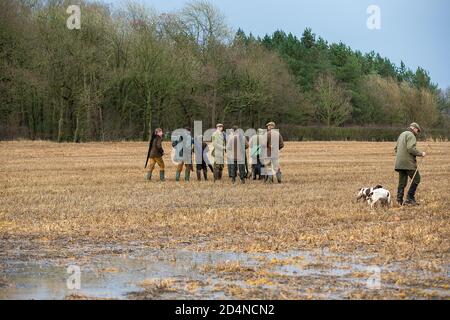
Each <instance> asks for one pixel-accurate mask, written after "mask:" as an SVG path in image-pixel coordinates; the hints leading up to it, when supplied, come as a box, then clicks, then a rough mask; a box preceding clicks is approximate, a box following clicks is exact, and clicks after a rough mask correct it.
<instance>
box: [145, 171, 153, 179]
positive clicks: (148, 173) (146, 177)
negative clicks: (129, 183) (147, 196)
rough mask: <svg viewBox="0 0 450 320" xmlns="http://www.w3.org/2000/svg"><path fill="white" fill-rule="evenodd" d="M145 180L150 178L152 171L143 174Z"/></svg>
mask: <svg viewBox="0 0 450 320" xmlns="http://www.w3.org/2000/svg"><path fill="white" fill-rule="evenodd" d="M145 180H148V181H150V180H152V173H151V172H150V171H149V172H147V174H146V175H145Z"/></svg>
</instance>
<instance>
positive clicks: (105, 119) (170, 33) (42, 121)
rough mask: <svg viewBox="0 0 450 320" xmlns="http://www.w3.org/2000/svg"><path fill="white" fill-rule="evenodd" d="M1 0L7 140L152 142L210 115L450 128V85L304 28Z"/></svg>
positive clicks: (2, 108)
mask: <svg viewBox="0 0 450 320" xmlns="http://www.w3.org/2000/svg"><path fill="white" fill-rule="evenodd" d="M71 4H72V3H70V1H67V0H0V61H1V62H0V139H14V138H28V139H51V140H55V141H74V142H79V141H92V140H117V139H127V140H128V139H129V140H148V138H149V132H151V130H152V129H154V128H156V127H163V128H164V129H165V130H166V131H170V130H173V129H176V128H180V127H185V126H189V125H192V123H193V121H194V120H202V121H203V123H204V127H207V126H210V127H214V126H215V124H216V123H217V122H221V123H225V124H229V125H238V126H240V127H242V128H246V127H252V128H258V127H261V126H263V125H264V124H265V123H266V122H267V121H269V120H273V121H275V122H277V123H280V124H283V126H285V127H296V126H325V127H338V126H393V127H395V126H404V125H406V124H408V123H409V122H411V121H417V122H419V123H421V124H422V125H423V126H425V127H427V126H428V127H442V128H448V127H449V123H450V121H449V112H450V89H447V90H446V91H443V90H440V89H439V88H438V87H437V86H436V85H435V84H433V83H432V81H431V79H430V76H429V74H428V73H427V72H426V71H425V70H424V69H422V68H418V69H417V70H416V71H415V72H413V71H411V70H410V69H408V68H407V67H406V66H405V64H404V63H401V65H400V66H396V65H395V64H394V63H392V62H391V61H389V59H387V58H384V57H381V56H380V55H379V54H376V53H374V52H371V53H367V54H363V53H361V52H359V51H355V50H352V49H351V48H350V47H348V46H346V45H345V44H343V43H339V44H335V43H331V44H330V43H328V42H327V41H325V40H324V39H323V38H321V37H317V36H316V35H315V34H314V33H313V32H312V30H311V29H306V30H305V31H304V32H303V34H302V36H301V37H300V38H297V37H296V36H295V35H292V34H286V33H285V32H283V31H275V32H274V33H273V34H272V35H266V36H264V37H262V38H261V37H254V36H253V35H252V34H246V33H245V32H244V31H243V30H241V29H239V30H237V32H232V31H231V29H230V28H229V27H228V26H227V24H226V22H225V17H224V16H223V14H222V13H221V12H220V11H219V10H217V8H216V7H214V6H213V5H211V4H210V3H208V2H205V1H193V2H189V3H187V4H186V5H185V6H184V7H183V8H182V9H181V10H179V11H177V12H172V13H158V12H156V11H154V10H152V9H149V8H146V7H144V6H141V5H138V4H137V3H134V2H128V3H127V4H126V5H124V6H121V7H117V8H115V7H111V6H109V5H107V4H104V3H101V2H92V1H81V2H80V8H81V13H82V15H81V28H80V29H79V30H77V29H75V30H70V29H68V28H67V27H66V20H67V18H68V17H69V14H67V12H66V9H67V7H68V6H69V5H71Z"/></svg>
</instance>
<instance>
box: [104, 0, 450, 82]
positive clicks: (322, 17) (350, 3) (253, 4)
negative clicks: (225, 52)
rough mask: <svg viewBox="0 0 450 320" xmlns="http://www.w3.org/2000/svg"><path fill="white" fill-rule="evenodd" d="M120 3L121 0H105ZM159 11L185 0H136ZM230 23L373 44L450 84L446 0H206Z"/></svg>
mask: <svg viewBox="0 0 450 320" xmlns="http://www.w3.org/2000/svg"><path fill="white" fill-rule="evenodd" d="M104 1H105V2H107V3H112V4H116V3H121V2H122V0H104ZM135 1H137V2H139V3H142V4H145V5H147V6H149V7H153V8H154V9H156V10H157V11H159V12H170V11H175V10H178V9H180V8H182V7H183V5H184V4H185V3H186V2H187V1H186V0H135ZM209 2H211V3H213V4H215V5H216V6H217V7H218V8H219V9H220V10H221V11H222V12H223V14H224V15H225V16H226V19H227V22H228V25H229V26H230V27H231V28H233V29H234V30H237V28H239V27H240V28H242V29H243V30H244V31H245V32H246V33H247V34H248V33H249V32H252V33H253V34H254V35H260V36H264V35H265V34H266V33H269V34H271V33H273V32H274V31H275V30H278V29H280V30H283V31H285V32H286V33H288V32H292V33H293V34H295V35H297V36H299V37H300V36H301V34H302V32H303V30H304V29H305V28H306V27H310V28H312V30H313V32H314V33H316V35H318V36H322V37H323V38H324V39H325V40H327V41H328V42H339V41H342V42H344V43H345V44H347V45H349V46H350V47H352V48H353V49H358V50H361V51H362V52H370V51H372V50H374V51H375V52H379V53H380V54H381V55H382V56H386V57H388V58H389V59H390V60H391V61H392V62H394V63H396V64H397V65H399V64H400V61H401V60H403V61H404V62H405V64H406V65H407V66H408V67H409V68H411V69H413V71H415V69H416V68H417V67H418V66H422V67H423V68H425V69H426V70H428V71H429V72H430V76H431V78H432V81H433V82H435V83H437V84H438V85H439V86H440V87H441V88H446V87H450V0H428V1H425V0H277V1H275V0H210V1H209ZM370 5H377V6H378V7H379V8H380V9H381V29H380V30H369V29H368V28H367V25H366V22H367V19H368V17H369V14H367V12H366V10H367V8H368V7H369V6H370Z"/></svg>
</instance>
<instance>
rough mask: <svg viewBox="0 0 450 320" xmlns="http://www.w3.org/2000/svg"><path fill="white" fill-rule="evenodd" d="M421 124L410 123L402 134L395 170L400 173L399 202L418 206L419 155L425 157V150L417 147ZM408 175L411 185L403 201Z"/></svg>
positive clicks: (396, 151) (396, 148)
mask: <svg viewBox="0 0 450 320" xmlns="http://www.w3.org/2000/svg"><path fill="white" fill-rule="evenodd" d="M420 132H421V128H420V126H419V125H418V124H417V123H415V122H413V123H411V124H410V125H409V128H408V130H406V131H405V132H403V133H402V134H400V136H399V137H398V140H397V146H396V147H395V153H396V160H395V171H397V172H398V173H399V179H398V190H397V203H398V204H399V205H400V206H402V205H410V206H418V205H419V204H418V203H417V202H416V198H415V195H416V191H417V187H418V186H419V183H420V174H419V167H418V165H417V159H416V158H417V157H425V155H426V154H425V152H421V151H419V150H418V149H417V148H416V144H417V138H416V137H417V136H418V135H419V134H420ZM408 177H409V178H411V185H410V187H409V190H408V195H407V197H406V201H405V202H403V195H404V192H405V188H406V185H407V184H408Z"/></svg>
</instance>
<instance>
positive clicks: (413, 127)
mask: <svg viewBox="0 0 450 320" xmlns="http://www.w3.org/2000/svg"><path fill="white" fill-rule="evenodd" d="M409 129H411V131H413V132H414V134H415V135H419V134H420V132H421V131H422V128H420V126H419V124H418V123H416V122H413V123H411V124H410V125H409Z"/></svg>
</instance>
